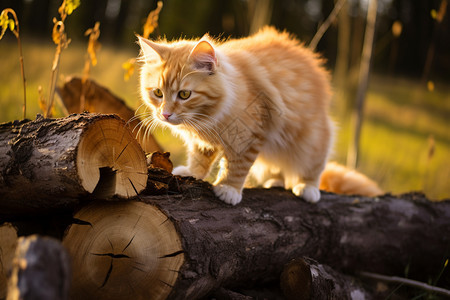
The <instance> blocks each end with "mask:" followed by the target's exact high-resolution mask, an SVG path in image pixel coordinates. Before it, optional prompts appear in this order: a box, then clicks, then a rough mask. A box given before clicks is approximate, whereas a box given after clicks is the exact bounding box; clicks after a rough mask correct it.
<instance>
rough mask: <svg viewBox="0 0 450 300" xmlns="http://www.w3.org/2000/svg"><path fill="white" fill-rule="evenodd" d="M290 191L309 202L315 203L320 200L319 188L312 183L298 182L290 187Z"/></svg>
mask: <svg viewBox="0 0 450 300" xmlns="http://www.w3.org/2000/svg"><path fill="white" fill-rule="evenodd" d="M292 192H293V193H294V194H295V195H296V196H299V197H302V198H303V199H304V200H305V201H307V202H309V203H317V202H319V200H320V191H319V189H318V188H317V187H315V186H312V185H308V184H304V183H299V184H297V185H296V186H294V187H293V188H292Z"/></svg>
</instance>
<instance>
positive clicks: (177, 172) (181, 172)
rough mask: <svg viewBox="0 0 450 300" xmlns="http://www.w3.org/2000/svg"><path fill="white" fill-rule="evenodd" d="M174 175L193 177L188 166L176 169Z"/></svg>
mask: <svg viewBox="0 0 450 300" xmlns="http://www.w3.org/2000/svg"><path fill="white" fill-rule="evenodd" d="M172 174H173V175H180V176H192V173H191V171H190V170H189V168H188V167H187V166H178V167H176V168H174V169H173V171H172Z"/></svg>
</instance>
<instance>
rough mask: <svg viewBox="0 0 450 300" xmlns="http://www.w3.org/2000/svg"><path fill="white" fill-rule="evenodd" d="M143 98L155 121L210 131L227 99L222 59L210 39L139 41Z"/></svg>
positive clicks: (140, 39) (140, 38)
mask: <svg viewBox="0 0 450 300" xmlns="http://www.w3.org/2000/svg"><path fill="white" fill-rule="evenodd" d="M139 44H140V46H141V50H142V51H141V60H142V61H143V65H142V69H141V79H140V80H141V82H140V84H141V94H142V98H143V100H144V102H145V103H146V104H147V105H148V106H149V107H150V108H151V113H152V116H151V118H153V120H154V121H156V122H158V123H159V124H163V125H173V126H186V127H194V128H197V129H198V128H199V127H202V128H204V127H210V125H211V123H212V122H213V120H214V119H215V117H216V116H217V113H218V112H219V111H220V110H221V108H222V106H223V102H224V98H225V97H226V95H227V84H226V80H225V79H224V74H223V68H222V64H221V61H220V59H219V55H218V53H217V51H216V49H215V47H214V46H213V42H212V41H211V40H210V39H209V38H208V37H203V38H202V39H201V40H199V41H187V40H180V41H176V42H170V43H169V42H165V41H161V42H153V41H150V40H147V39H145V38H142V37H139Z"/></svg>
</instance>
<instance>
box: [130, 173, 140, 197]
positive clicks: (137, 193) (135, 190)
mask: <svg viewBox="0 0 450 300" xmlns="http://www.w3.org/2000/svg"><path fill="white" fill-rule="evenodd" d="M127 179H128V181H129V182H130V184H131V186H132V187H133V190H134V192H135V193H136V195H135V196H136V197H137V198H138V199H139V200H141V198H140V197H139V192H138V191H137V189H136V187H135V186H134V184H133V182H132V181H131V179H130V177H127Z"/></svg>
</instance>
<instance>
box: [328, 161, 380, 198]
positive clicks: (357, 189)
mask: <svg viewBox="0 0 450 300" xmlns="http://www.w3.org/2000/svg"><path fill="white" fill-rule="evenodd" d="M320 189H321V190H324V191H327V192H332V193H336V194H344V195H361V196H368V197H374V196H378V195H381V194H383V191H382V190H381V189H380V187H379V186H378V184H377V183H376V182H375V181H373V180H372V179H370V178H368V177H367V176H366V175H364V174H361V173H359V172H357V171H355V170H352V169H349V168H347V167H345V166H343V165H340V164H338V163H335V162H330V163H327V165H326V166H325V170H324V171H323V172H322V176H321V178H320Z"/></svg>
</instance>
